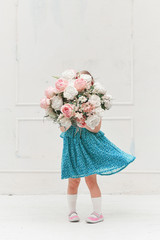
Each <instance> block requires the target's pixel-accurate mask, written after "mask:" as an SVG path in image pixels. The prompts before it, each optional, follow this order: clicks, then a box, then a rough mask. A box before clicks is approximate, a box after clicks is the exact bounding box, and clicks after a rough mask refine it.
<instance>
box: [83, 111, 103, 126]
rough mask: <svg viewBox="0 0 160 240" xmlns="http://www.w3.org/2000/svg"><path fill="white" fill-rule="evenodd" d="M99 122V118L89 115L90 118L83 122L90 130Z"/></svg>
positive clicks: (95, 115)
mask: <svg viewBox="0 0 160 240" xmlns="http://www.w3.org/2000/svg"><path fill="white" fill-rule="evenodd" d="M100 120H101V117H100V116H98V115H97V114H94V115H91V116H90V117H88V118H87V120H86V121H85V123H86V124H87V126H88V127H90V128H91V129H95V127H96V126H98V124H99V122H100Z"/></svg>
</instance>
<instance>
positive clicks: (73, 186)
mask: <svg viewBox="0 0 160 240" xmlns="http://www.w3.org/2000/svg"><path fill="white" fill-rule="evenodd" d="M80 180H81V179H80V178H69V179H68V189H67V193H68V194H77V192H78V187H79V184H80Z"/></svg>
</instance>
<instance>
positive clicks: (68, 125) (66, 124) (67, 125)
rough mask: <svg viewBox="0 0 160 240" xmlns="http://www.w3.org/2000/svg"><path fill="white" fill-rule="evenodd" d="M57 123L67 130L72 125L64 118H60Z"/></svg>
mask: <svg viewBox="0 0 160 240" xmlns="http://www.w3.org/2000/svg"><path fill="white" fill-rule="evenodd" d="M59 122H60V124H61V125H62V126H63V127H66V128H68V127H70V126H71V125H72V122H71V120H70V119H69V118H66V117H62V118H60V119H59Z"/></svg>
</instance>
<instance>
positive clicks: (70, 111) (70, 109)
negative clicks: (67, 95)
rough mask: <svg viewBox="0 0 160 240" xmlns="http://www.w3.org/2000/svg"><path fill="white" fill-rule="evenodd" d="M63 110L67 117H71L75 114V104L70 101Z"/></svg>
mask: <svg viewBox="0 0 160 240" xmlns="http://www.w3.org/2000/svg"><path fill="white" fill-rule="evenodd" d="M61 112H62V113H63V115H64V116H65V117H67V118H70V117H72V116H73V106H72V105H71V104H69V103H66V104H64V105H63V106H62V107H61Z"/></svg>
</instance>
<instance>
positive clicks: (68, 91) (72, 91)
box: [63, 85, 78, 100]
mask: <svg viewBox="0 0 160 240" xmlns="http://www.w3.org/2000/svg"><path fill="white" fill-rule="evenodd" d="M77 94H78V91H77V89H76V88H75V87H73V86H71V85H69V86H67V87H66V88H65V90H64V92H63V96H64V97H65V98H67V99H68V100H72V99H73V98H74V97H75V96H76V95H77Z"/></svg>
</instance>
